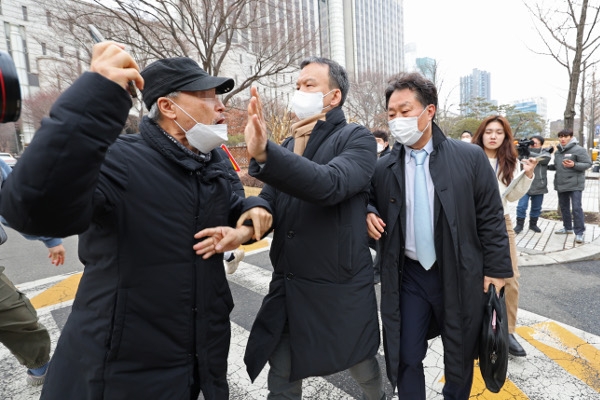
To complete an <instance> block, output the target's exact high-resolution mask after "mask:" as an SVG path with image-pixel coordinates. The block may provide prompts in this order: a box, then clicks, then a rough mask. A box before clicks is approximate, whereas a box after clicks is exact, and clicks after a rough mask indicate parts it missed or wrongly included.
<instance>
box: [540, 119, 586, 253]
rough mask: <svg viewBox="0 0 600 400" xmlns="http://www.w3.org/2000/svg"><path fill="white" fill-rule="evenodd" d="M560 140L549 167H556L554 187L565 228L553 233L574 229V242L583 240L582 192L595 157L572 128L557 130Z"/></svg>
mask: <svg viewBox="0 0 600 400" xmlns="http://www.w3.org/2000/svg"><path fill="white" fill-rule="evenodd" d="M558 141H559V142H560V143H559V144H558V146H557V147H556V152H555V153H554V164H550V165H549V166H548V169H549V170H551V171H556V174H555V175H554V190H556V191H557V192H558V206H559V207H560V213H561V215H562V219H563V227H562V229H559V230H557V231H556V232H554V233H556V234H557V235H566V234H570V233H573V232H575V242H576V243H583V233H584V232H585V223H584V218H583V208H582V207H581V193H582V192H583V189H584V188H585V170H586V169H588V168H590V167H591V166H592V159H591V158H590V156H589V155H588V153H587V151H586V150H585V149H584V148H583V147H581V146H579V144H578V141H577V138H575V137H573V130H572V129H563V130H562V131H560V132H558ZM571 208H572V209H573V213H571Z"/></svg>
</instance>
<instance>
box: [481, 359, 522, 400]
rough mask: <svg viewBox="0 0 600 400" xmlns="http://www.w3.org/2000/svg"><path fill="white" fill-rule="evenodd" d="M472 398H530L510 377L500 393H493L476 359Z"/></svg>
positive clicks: (497, 399)
mask: <svg viewBox="0 0 600 400" xmlns="http://www.w3.org/2000/svg"><path fill="white" fill-rule="evenodd" d="M469 398H470V399H479V400H487V399H489V400H528V399H529V397H527V396H526V395H525V393H523V392H522V391H521V390H520V389H519V388H518V387H517V386H516V385H515V384H514V383H512V381H511V380H510V379H508V378H507V379H506V381H505V382H504V385H503V386H502V389H500V392H498V393H492V392H490V391H489V390H487V389H486V387H485V382H484V381H483V377H482V376H481V370H480V369H479V362H478V361H475V368H474V370H473V386H472V387H471V396H470V397H469Z"/></svg>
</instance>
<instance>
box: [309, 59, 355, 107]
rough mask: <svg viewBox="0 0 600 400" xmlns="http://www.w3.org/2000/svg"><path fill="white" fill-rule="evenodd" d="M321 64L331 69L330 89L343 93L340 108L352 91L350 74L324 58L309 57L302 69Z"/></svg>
mask: <svg viewBox="0 0 600 400" xmlns="http://www.w3.org/2000/svg"><path fill="white" fill-rule="evenodd" d="M313 63H314V64H321V65H327V66H328V67H329V87H330V88H331V87H333V88H336V89H340V91H341V92H342V101H340V104H339V107H341V106H343V105H344V102H345V101H346V97H348V91H349V90H350V81H349V80H348V73H347V72H346V69H345V68H344V67H342V66H341V65H340V64H338V63H337V62H335V61H333V60H330V59H328V58H324V57H308V58H305V59H304V60H302V62H301V63H300V69H302V68H304V67H306V66H307V65H308V64H313Z"/></svg>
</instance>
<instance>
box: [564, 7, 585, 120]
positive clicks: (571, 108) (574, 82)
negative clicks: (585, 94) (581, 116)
mask: <svg viewBox="0 0 600 400" xmlns="http://www.w3.org/2000/svg"><path fill="white" fill-rule="evenodd" d="M587 8H588V0H583V3H582V5H581V17H580V18H579V22H578V24H577V39H576V42H575V56H574V57H573V63H572V68H571V76H570V80H569V92H568V96H567V106H566V108H565V114H564V117H565V128H566V129H573V126H574V122H575V100H576V98H577V88H578V86H579V75H580V74H581V59H582V55H583V32H584V29H585V20H586V16H587Z"/></svg>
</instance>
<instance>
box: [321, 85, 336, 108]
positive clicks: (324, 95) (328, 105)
mask: <svg viewBox="0 0 600 400" xmlns="http://www.w3.org/2000/svg"><path fill="white" fill-rule="evenodd" d="M335 90H336V89H331V90H330V91H329V92H327V93H325V94H324V95H323V98H325V97H326V96H327V95H329V93H331V92H333V91H335ZM329 107H331V102H330V103H329V105H328V106H325V107H323V108H322V109H321V111H322V110H324V109H326V108H329Z"/></svg>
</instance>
